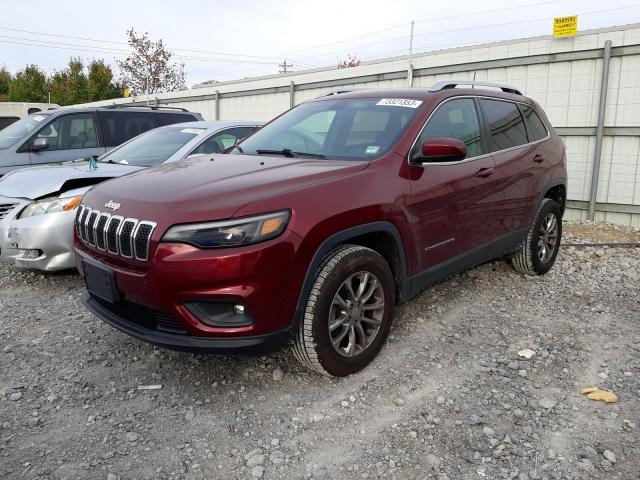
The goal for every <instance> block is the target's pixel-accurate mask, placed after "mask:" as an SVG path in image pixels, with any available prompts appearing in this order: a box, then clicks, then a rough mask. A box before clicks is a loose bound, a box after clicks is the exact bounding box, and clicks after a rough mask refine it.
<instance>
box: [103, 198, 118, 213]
mask: <svg viewBox="0 0 640 480" xmlns="http://www.w3.org/2000/svg"><path fill="white" fill-rule="evenodd" d="M104 206H105V208H111V209H113V211H114V212H115V211H116V210H118V209H119V208H120V204H119V203H117V202H114V201H113V200H109V201H108V202H107V203H105V204H104Z"/></svg>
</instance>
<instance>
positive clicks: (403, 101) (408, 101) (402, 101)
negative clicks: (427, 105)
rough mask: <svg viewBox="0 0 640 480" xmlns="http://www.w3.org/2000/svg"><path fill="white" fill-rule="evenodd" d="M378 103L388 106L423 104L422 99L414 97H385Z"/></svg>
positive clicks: (408, 106) (410, 106) (414, 106)
mask: <svg viewBox="0 0 640 480" xmlns="http://www.w3.org/2000/svg"><path fill="white" fill-rule="evenodd" d="M376 105H383V106H387V107H407V108H418V107H419V106H420V105H422V100H414V99H413V98H383V99H381V100H380V101H379V102H378V103H376Z"/></svg>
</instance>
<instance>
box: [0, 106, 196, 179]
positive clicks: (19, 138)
mask: <svg viewBox="0 0 640 480" xmlns="http://www.w3.org/2000/svg"><path fill="white" fill-rule="evenodd" d="M198 120H202V116H201V115H200V114H199V113H193V112H189V111H187V110H185V109H181V108H169V107H155V106H150V107H122V106H113V107H97V108H96V107H93V108H57V109H54V110H46V111H42V112H37V113H34V114H31V115H28V116H26V117H24V118H22V119H20V120H18V121H17V122H15V123H12V124H11V125H9V126H8V127H6V128H5V129H3V130H0V177H1V176H3V175H5V174H6V173H8V172H10V171H11V170H15V169H16V168H23V167H30V166H37V165H44V164H52V163H61V162H65V161H68V160H75V159H78V158H83V157H89V156H96V157H97V156H100V155H102V154H103V153H105V152H106V151H107V150H109V149H111V148H113V147H116V146H118V145H120V144H121V143H124V142H126V141H127V140H129V139H131V138H133V137H136V136H138V135H139V134H141V133H143V132H146V131H147V130H151V129H153V128H156V127H162V126H165V125H171V124H174V123H182V122H190V121H198Z"/></svg>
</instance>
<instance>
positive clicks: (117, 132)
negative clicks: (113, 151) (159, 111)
mask: <svg viewBox="0 0 640 480" xmlns="http://www.w3.org/2000/svg"><path fill="white" fill-rule="evenodd" d="M98 118H100V123H101V125H102V134H103V135H104V143H105V146H107V147H116V146H118V145H120V144H121V143H124V142H126V141H127V140H130V139H132V138H133V137H137V136H138V135H140V134H141V133H144V132H146V131H147V130H151V129H152V128H156V123H155V117H154V115H153V113H151V112H148V113H147V112H122V111H120V112H110V111H100V112H98Z"/></svg>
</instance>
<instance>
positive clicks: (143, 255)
mask: <svg viewBox="0 0 640 480" xmlns="http://www.w3.org/2000/svg"><path fill="white" fill-rule="evenodd" d="M75 228H76V232H77V233H78V237H79V238H80V239H81V240H82V241H83V242H84V243H86V244H88V245H91V246H92V247H96V248H98V249H99V250H104V251H106V252H109V253H111V254H114V255H120V256H122V257H126V258H135V259H136V260H142V261H146V260H149V243H150V241H151V234H152V233H153V231H154V230H155V228H156V223H155V222H149V221H147V220H142V221H140V220H138V219H135V218H124V217H121V216H119V215H111V214H110V213H107V212H100V211H99V210H92V209H91V208H89V207H86V206H84V205H80V206H79V207H78V212H77V213H76V219H75Z"/></svg>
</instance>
